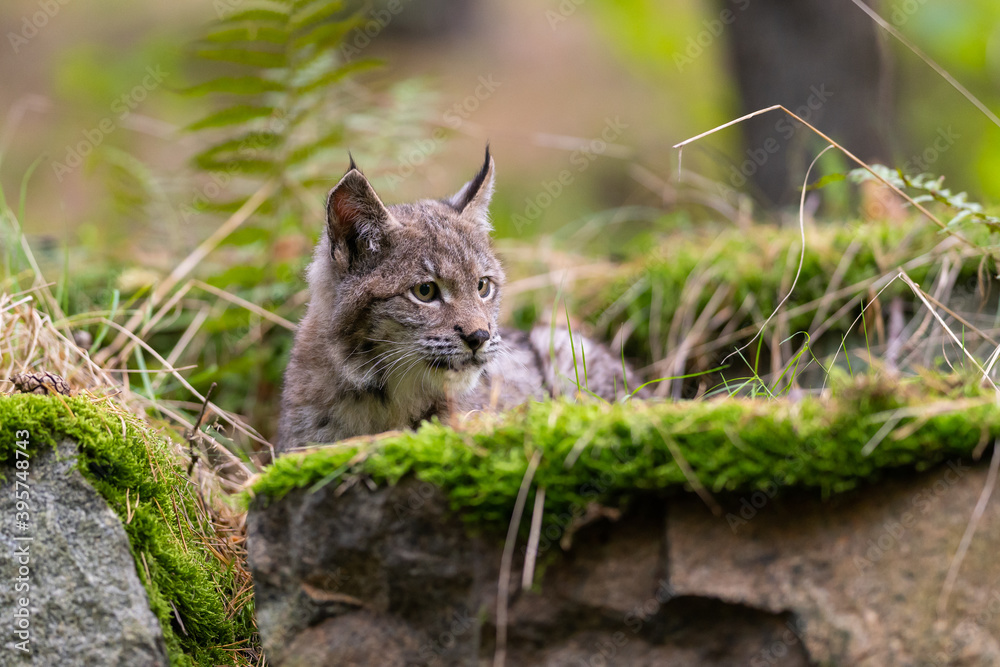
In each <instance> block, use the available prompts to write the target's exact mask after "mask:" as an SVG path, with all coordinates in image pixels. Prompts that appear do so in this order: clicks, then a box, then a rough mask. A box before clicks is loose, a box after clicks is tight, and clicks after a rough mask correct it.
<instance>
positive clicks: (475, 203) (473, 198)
mask: <svg viewBox="0 0 1000 667" xmlns="http://www.w3.org/2000/svg"><path fill="white" fill-rule="evenodd" d="M493 179H494V167H493V157H492V156H491V155H490V145H489V144H486V158H485V160H483V167H482V169H480V170H479V173H478V174H476V175H475V177H474V178H473V179H472V180H471V181H469V182H468V183H466V184H465V185H464V186H462V189H461V190H459V191H458V192H457V193H455V194H454V195H453V196H452V197H450V198H449V199H447V200H445V201H447V202H448V204H450V205H451V207H452V208H454V209H455V210H456V211H458V212H459V213H462V214H465V215H467V216H469V217H471V218H473V219H474V220H476V221H477V222H479V223H481V224H483V225H484V226H485V227H486V228H487V229H488V228H489V226H490V224H489V206H490V198H491V197H492V196H493Z"/></svg>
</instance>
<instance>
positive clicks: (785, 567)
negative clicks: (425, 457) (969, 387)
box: [248, 462, 1000, 667]
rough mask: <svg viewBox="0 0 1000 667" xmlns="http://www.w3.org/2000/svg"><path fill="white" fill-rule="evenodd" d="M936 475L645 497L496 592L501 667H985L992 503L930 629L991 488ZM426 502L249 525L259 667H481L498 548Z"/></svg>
mask: <svg viewBox="0 0 1000 667" xmlns="http://www.w3.org/2000/svg"><path fill="white" fill-rule="evenodd" d="M986 474H987V473H986V469H985V468H984V467H983V466H976V467H969V466H967V465H962V464H958V463H957V462H951V463H949V464H948V465H945V466H940V467H938V468H936V469H934V470H931V471H929V472H927V473H922V474H915V473H899V474H896V475H892V476H889V478H887V479H884V480H883V481H881V482H878V483H877V484H871V485H867V486H865V487H864V488H861V489H859V490H857V491H856V492H853V493H851V494H847V495H842V496H835V497H834V498H832V499H830V500H826V501H824V500H822V499H820V498H819V497H818V494H817V493H816V492H811V493H805V492H796V493H789V494H787V495H784V496H778V497H774V498H772V497H769V496H768V495H767V494H766V493H763V492H762V493H759V494H748V495H747V496H745V497H742V498H741V497H730V498H725V497H720V498H718V501H719V502H720V503H722V505H723V506H724V507H729V508H730V512H729V516H721V517H719V516H714V515H713V514H712V513H711V512H709V511H708V510H707V509H706V507H705V505H704V504H703V503H702V502H701V500H699V499H698V498H697V497H695V496H693V495H686V496H679V497H674V498H672V499H670V500H668V501H665V500H663V499H655V498H648V499H645V500H641V501H639V500H637V501H636V502H635V503H633V507H634V508H635V509H634V510H633V511H632V512H630V513H628V514H626V515H625V516H624V517H622V518H621V520H619V521H617V522H614V521H610V520H608V519H606V518H603V519H598V520H596V521H594V522H592V523H590V524H589V525H587V526H586V527H584V528H583V529H581V530H579V531H578V532H576V533H575V535H574V537H573V544H572V549H571V550H569V551H568V552H565V553H564V552H562V550H561V549H560V547H559V541H560V539H559V538H560V535H559V534H554V535H548V534H546V535H544V536H543V540H542V544H541V551H542V555H541V559H540V561H539V563H540V564H541V566H542V567H541V573H540V575H539V576H538V577H536V580H538V581H540V582H541V583H540V585H539V586H537V587H536V588H535V589H532V590H527V591H525V590H519V586H518V583H519V582H520V572H519V571H518V567H520V565H521V563H520V554H522V553H523V550H522V549H523V546H524V545H523V541H521V542H519V543H518V548H517V550H516V551H517V553H518V558H516V559H515V567H514V572H513V576H512V578H511V597H510V604H509V613H508V620H507V636H508V639H507V660H506V664H507V665H511V666H513V665H545V666H551V667H556V666H563V665H571V666H574V667H586V666H597V665H648V666H650V667H652V666H654V665H674V664H677V665H685V666H688V665H690V666H692V667H699V666H701V667H716V666H717V667H724V666H729V665H750V666H751V667H779V666H780V667H806V666H807V665H817V664H820V665H879V666H883V665H884V666H886V667H904V666H905V667H929V666H931V665H934V666H935V667H937V666H943V665H956V666H957V665H969V666H971V665H987V666H989V665H993V666H997V667H1000V645H998V642H1000V639H998V638H1000V558H998V557H997V554H1000V503H998V502H997V499H996V498H994V499H993V500H992V501H991V503H990V504H989V506H988V510H987V512H986V514H985V515H984V516H983V518H982V521H981V523H980V526H979V530H978V532H977V534H976V537H975V539H974V540H973V541H972V545H971V548H970V549H969V551H968V554H967V556H966V558H965V561H964V563H963V565H962V568H961V570H960V576H959V577H958V579H957V581H956V585H955V588H954V591H953V593H952V595H951V597H950V600H949V602H948V605H947V607H946V609H945V610H944V612H943V613H942V614H939V613H938V611H937V605H938V597H939V594H940V592H941V588H942V585H943V582H944V580H945V576H946V573H947V571H948V568H949V566H950V564H951V562H952V559H953V557H954V555H955V552H956V550H957V548H958V545H959V542H960V540H961V539H962V535H963V533H964V532H965V529H966V525H967V523H968V520H969V517H970V515H971V513H972V510H973V507H974V506H975V505H976V501H977V499H978V497H979V494H980V492H981V490H982V488H983V484H984V482H985V478H986ZM465 528H466V527H464V526H463V525H462V524H461V522H460V521H459V520H458V519H457V518H456V517H455V516H453V515H451V513H449V512H448V511H447V504H446V502H445V500H444V497H443V495H442V493H441V492H440V491H439V490H437V489H436V488H434V487H433V486H430V485H427V484H422V483H418V482H417V481H415V480H412V479H409V480H404V481H403V482H401V483H400V484H399V485H398V486H396V487H394V488H380V489H377V490H375V491H371V490H369V489H368V488H367V487H366V486H365V485H363V484H360V483H358V484H355V485H353V486H350V487H349V488H336V487H334V486H329V487H326V488H324V489H321V490H320V491H318V492H317V493H314V494H310V493H307V492H305V491H298V492H295V493H292V494H290V495H289V496H288V497H286V498H284V499H283V500H281V501H279V502H277V503H274V504H272V505H271V506H268V507H254V508H252V509H251V512H250V516H249V518H248V547H249V555H250V566H251V570H252V572H253V576H254V586H255V589H256V594H257V598H256V609H257V621H258V628H259V629H260V632H261V636H262V638H263V640H264V646H265V650H266V651H267V655H268V659H269V661H270V664H271V665H272V666H273V667H281V666H284V665H296V666H298V665H313V664H338V665H369V664H371V665H374V664H379V665H406V666H410V665H448V666H455V667H459V666H465V665H477V664H478V665H490V664H492V658H493V655H494V651H495V637H496V633H497V628H496V615H495V610H496V600H497V580H498V572H499V563H500V554H501V548H502V544H501V543H500V539H499V538H498V536H496V535H492V536H481V537H475V536H469V535H468V532H467V530H466V529H465Z"/></svg>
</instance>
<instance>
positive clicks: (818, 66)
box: [718, 0, 894, 206]
mask: <svg viewBox="0 0 1000 667" xmlns="http://www.w3.org/2000/svg"><path fill="white" fill-rule="evenodd" d="M872 4H875V3H872ZM718 5H719V6H721V7H722V12H723V13H724V12H726V11H727V10H728V11H730V12H732V17H731V24H730V25H729V26H728V30H729V39H728V40H727V41H728V49H729V55H730V64H731V67H732V70H733V73H734V75H735V77H736V81H737V84H738V88H739V93H740V96H741V107H742V111H743V113H750V112H753V111H756V110H758V109H762V108H765V107H768V106H771V105H774V104H782V105H784V106H785V107H786V108H788V109H789V110H791V111H792V112H794V113H796V114H798V115H799V116H801V117H802V118H804V119H805V120H807V121H809V122H810V123H812V124H813V125H815V126H816V127H818V128H819V129H820V130H822V131H823V132H825V133H826V134H828V135H829V136H830V137H831V138H833V139H834V140H835V141H837V142H839V143H841V144H842V145H843V146H844V147H845V148H847V149H848V150H849V151H851V152H853V153H854V154H855V155H857V156H858V157H859V158H861V159H862V160H866V161H868V160H874V161H879V162H883V163H888V162H890V161H891V147H892V146H893V145H894V141H893V137H892V136H891V132H890V128H891V127H892V123H891V119H892V116H891V111H892V110H891V106H892V102H891V97H892V95H891V89H890V78H891V77H890V76H889V75H890V62H889V59H888V53H887V49H886V48H885V45H884V43H882V42H881V41H880V40H881V36H880V35H879V34H878V32H877V31H878V28H877V26H876V25H875V24H874V23H873V22H872V21H871V19H869V18H868V17H867V16H866V15H865V14H864V12H862V11H861V10H860V9H858V8H857V7H856V6H855V5H854V4H852V3H851V2H850V0H833V1H831V0H721V2H719V3H718ZM875 8H876V10H878V5H877V4H875ZM742 128H743V133H744V144H745V145H744V150H743V152H742V153H741V155H740V156H739V158H738V159H737V160H736V163H735V165H734V166H733V168H732V169H731V170H730V172H729V180H730V182H731V183H732V184H733V185H735V186H743V185H744V184H745V183H747V182H749V183H752V184H754V185H755V186H756V190H757V194H758V195H759V198H760V199H762V200H763V203H765V204H766V205H771V206H784V205H788V204H792V203H797V202H798V191H799V188H801V186H802V178H803V177H804V174H805V169H806V167H807V166H808V165H809V162H810V161H811V160H812V158H813V157H814V156H815V154H816V151H815V150H807V147H809V146H810V145H811V146H813V147H817V146H822V144H821V143H819V142H820V141H821V140H819V139H818V138H817V137H815V135H814V134H813V133H812V131H811V130H809V129H808V128H805V127H803V126H802V125H801V124H800V123H798V122H796V121H795V120H794V119H792V118H791V117H789V116H788V115H787V114H784V113H783V112H771V113H769V114H766V115H764V116H762V117H760V118H755V119H753V120H751V121H748V122H746V123H743V124H742Z"/></svg>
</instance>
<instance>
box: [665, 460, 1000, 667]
mask: <svg viewBox="0 0 1000 667" xmlns="http://www.w3.org/2000/svg"><path fill="white" fill-rule="evenodd" d="M986 475H987V470H986V469H985V467H983V466H976V467H969V466H968V465H965V464H961V463H959V462H957V461H952V462H950V463H949V464H947V465H945V466H942V467H939V468H936V469H935V470H933V471H930V472H929V473H926V474H921V475H909V476H905V477H899V478H896V479H889V480H883V481H881V482H879V483H878V484H876V485H872V486H869V487H866V488H864V489H862V490H860V491H858V492H855V493H853V494H851V495H850V496H842V497H837V498H835V499H833V501H831V502H827V503H820V502H818V501H817V500H816V499H815V498H806V497H787V498H781V499H777V498H776V499H769V498H767V496H766V494H759V495H757V496H756V497H752V496H749V495H748V496H747V497H746V498H740V499H734V500H733V502H732V503H731V507H730V511H731V514H730V516H729V517H728V520H727V518H725V517H723V518H717V517H713V516H712V515H711V514H710V513H709V512H708V511H707V510H706V509H705V508H704V506H703V505H699V504H698V503H697V502H692V501H691V500H690V499H688V500H685V501H681V502H676V503H673V504H672V505H671V507H670V510H669V518H668V526H669V529H668V543H669V549H670V556H669V558H670V569H671V584H672V585H673V586H674V589H675V591H676V592H677V593H678V594H679V595H692V596H703V597H712V598H716V599H718V600H722V601H725V602H728V603H734V604H743V605H747V606H751V607H755V608H758V609H763V610H768V611H771V612H779V613H780V612H785V613H790V614H792V615H793V616H794V617H795V618H796V619H797V622H798V624H799V625H800V626H801V630H802V632H801V637H802V640H803V641H804V643H805V645H806V647H807V649H808V651H809V654H810V656H811V657H812V658H813V659H814V660H816V661H818V662H819V663H820V664H834V665H880V666H885V667H895V666H903V665H912V666H924V665H1000V558H998V554H1000V498H996V497H994V498H992V499H991V500H990V502H989V504H988V505H987V509H986V512H985V514H984V515H983V517H982V519H981V522H980V524H979V527H978V531H977V532H976V535H975V538H974V539H973V540H972V542H971V546H970V548H969V551H968V554H967V555H966V557H965V560H964V562H963V563H962V566H961V569H960V571H959V572H960V574H959V577H958V579H957V581H956V584H955V587H954V591H953V593H952V595H951V596H950V599H949V601H948V604H947V607H946V609H945V612H944V613H943V614H942V615H939V614H938V600H939V596H940V594H941V590H942V586H943V584H944V581H945V577H946V574H947V571H948V568H949V566H950V565H951V562H952V559H953V557H954V555H955V553H956V551H957V549H958V546H959V543H960V541H961V539H962V535H963V533H964V532H965V530H966V526H967V525H968V522H969V519H970V516H971V515H972V511H973V508H974V507H975V506H976V502H977V500H978V498H979V495H980V493H981V491H982V489H983V485H984V483H985V479H986ZM744 501H745V502H744ZM758 505H759V507H758ZM740 512H742V513H743V514H742V516H741V515H740ZM763 664H767V663H763Z"/></svg>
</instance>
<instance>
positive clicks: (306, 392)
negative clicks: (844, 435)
mask: <svg viewBox="0 0 1000 667" xmlns="http://www.w3.org/2000/svg"><path fill="white" fill-rule="evenodd" d="M493 182H494V164H493V159H492V158H491V157H490V154H489V149H487V151H486V160H485V162H484V164H483V167H482V169H481V170H480V172H479V173H478V174H477V175H476V176H475V178H473V179H472V180H471V181H469V182H468V183H466V184H465V186H463V187H462V189H461V190H459V191H458V193H456V194H455V195H454V196H452V197H450V198H447V199H442V200H421V201H418V202H415V203H411V204H395V205H391V206H386V205H385V204H383V203H382V201H381V200H380V199H379V197H378V195H377V194H376V193H375V191H374V189H373V188H372V187H371V184H370V183H369V182H368V180H367V179H366V178H365V176H364V175H363V174H362V173H361V171H360V170H359V169H358V168H357V167H356V166H355V165H354V161H353V159H352V161H351V168H350V169H349V170H348V172H347V174H345V175H344V177H343V178H342V179H341V180H340V182H339V183H338V184H337V185H336V186H335V187H334V188H333V189H332V190H331V191H330V193H329V195H328V197H327V206H326V209H327V229H326V233H325V234H323V235H322V237H321V238H320V241H319V243H318V244H317V246H316V250H315V255H314V258H313V262H312V264H311V265H310V267H309V272H308V280H309V287H310V291H311V298H310V302H309V307H308V310H307V312H306V315H305V318H304V319H303V320H302V322H301V324H300V325H299V329H298V332H297V333H296V337H295V344H294V346H293V349H292V356H291V360H290V362H289V365H288V369H287V371H286V373H285V386H284V393H283V396H282V416H281V422H280V425H279V435H278V448H279V450H287V449H290V448H295V447H301V446H304V445H307V444H309V443H323V442H333V441H336V440H340V439H343V438H346V437H350V436H355V435H364V434H370V433H379V432H382V431H387V430H393V429H402V428H412V427H415V426H416V425H418V424H419V423H420V422H421V421H422V420H425V419H429V418H431V417H434V416H442V417H443V416H446V415H447V414H450V413H451V412H452V411H454V410H473V409H483V408H496V409H504V408H508V407H511V406H514V405H517V404H519V403H522V402H524V401H525V400H527V399H530V398H539V399H541V398H544V397H546V396H551V395H553V394H554V393H559V392H561V391H569V390H570V389H575V384H574V383H571V382H570V380H569V379H568V378H571V379H575V374H574V372H573V370H572V359H571V357H572V351H571V349H570V342H569V340H570V339H569V335H568V332H566V331H565V330H561V329H557V330H556V332H555V335H554V336H552V335H551V330H550V329H549V328H548V327H539V328H538V329H536V330H534V331H532V332H530V333H524V332H512V331H507V330H505V329H502V328H501V327H499V326H498V323H497V320H498V317H499V313H500V299H501V297H502V294H503V289H504V282H505V276H504V271H503V267H502V266H501V264H500V262H499V260H498V259H497V257H496V254H495V253H494V252H493V248H492V244H491V241H490V232H491V225H490V220H489V211H488V208H489V202H490V198H491V196H492V193H493ZM483 280H485V281H488V286H489V289H488V290H484V289H483V284H484V283H483V282H482V281H483ZM427 283H433V284H434V285H435V286H436V288H435V289H436V290H437V292H436V294H437V298H434V299H431V300H430V301H429V302H426V303H425V302H423V301H422V299H421V297H420V294H421V292H420V291H418V288H419V287H420V286H422V285H426V284H427ZM421 289H423V290H424V291H427V288H421ZM484 292H485V293H484ZM573 342H574V343H575V344H576V346H577V349H578V352H577V354H578V355H579V354H580V348H581V347H583V348H586V358H587V365H588V378H589V380H588V383H589V385H590V389H591V390H592V391H594V392H595V393H598V394H600V395H603V396H605V397H608V398H612V397H614V396H615V394H616V389H618V390H619V392H618V393H619V394H620V388H621V386H622V382H621V365H620V362H618V361H617V359H616V358H615V357H614V355H611V354H610V353H609V352H608V351H607V350H605V349H604V348H602V347H600V346H598V345H595V344H594V343H592V342H590V341H586V340H582V339H579V338H576V337H574V341H573ZM557 369H563V370H562V371H561V372H560V371H558V370H557ZM616 373H617V375H616Z"/></svg>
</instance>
